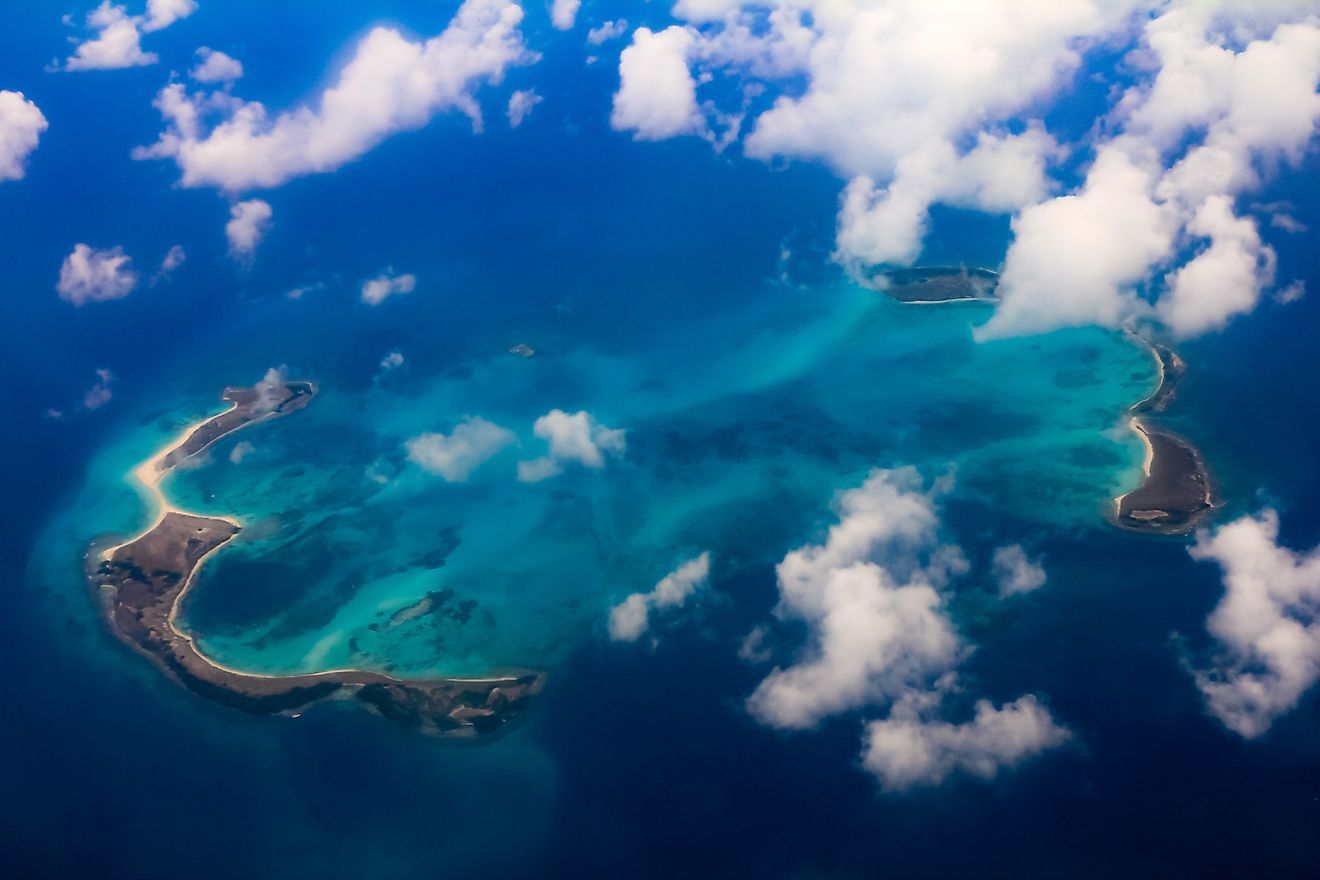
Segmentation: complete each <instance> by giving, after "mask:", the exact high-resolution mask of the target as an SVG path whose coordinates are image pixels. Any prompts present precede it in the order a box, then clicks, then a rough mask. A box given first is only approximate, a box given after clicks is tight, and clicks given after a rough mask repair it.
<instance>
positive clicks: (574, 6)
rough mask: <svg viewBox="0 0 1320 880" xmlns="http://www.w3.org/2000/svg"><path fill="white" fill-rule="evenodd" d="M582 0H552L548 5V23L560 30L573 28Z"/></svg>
mask: <svg viewBox="0 0 1320 880" xmlns="http://www.w3.org/2000/svg"><path fill="white" fill-rule="evenodd" d="M581 8H582V0H554V2H553V3H551V5H550V23H551V24H553V25H554V26H555V27H556V28H558V29H559V30H561V31H567V30H572V29H573V23H574V22H576V21H577V14H578V10H579V9H581Z"/></svg>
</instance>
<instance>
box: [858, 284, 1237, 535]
mask: <svg viewBox="0 0 1320 880" xmlns="http://www.w3.org/2000/svg"><path fill="white" fill-rule="evenodd" d="M879 277H880V280H881V281H882V284H883V287H884V291H885V293H886V294H888V295H889V296H890V297H892V298H893V299H896V300H898V301H899V302H902V303H908V304H912V305H918V304H933V303H946V302H965V301H969V300H978V301H982V302H994V301H995V289H996V288H997V287H998V285H999V275H998V273H996V272H993V271H991V270H989V269H981V268H976V267H969V266H918V267H914V268H910V269H892V270H889V271H886V272H884V273H882V274H881V275H880V276H879ZM1127 332H1128V333H1129V335H1130V336H1131V337H1132V338H1133V339H1134V340H1135V341H1136V342H1138V343H1139V344H1141V345H1143V346H1145V347H1146V348H1147V349H1149V351H1150V353H1151V356H1152V357H1154V359H1155V362H1156V364H1157V365H1158V367H1159V375H1160V382H1159V386H1158V387H1157V388H1156V389H1155V391H1154V392H1153V393H1152V394H1151V396H1150V397H1147V398H1146V399H1145V400H1143V401H1141V402H1139V403H1136V404H1134V405H1133V406H1132V407H1131V408H1129V410H1128V415H1129V421H1128V424H1129V426H1130V427H1131V428H1132V430H1133V431H1135V432H1136V433H1137V435H1138V436H1140V437H1141V440H1142V442H1143V443H1145V445H1146V463H1145V467H1144V468H1143V470H1144V474H1145V476H1144V478H1143V479H1142V482H1141V485H1140V486H1138V487H1137V488H1136V489H1134V490H1132V491H1131V492H1129V493H1127V494H1126V495H1122V496H1120V497H1118V498H1116V499H1114V508H1113V510H1112V512H1111V514H1110V517H1109V519H1110V522H1112V523H1113V524H1114V525H1116V526H1118V527H1119V528H1123V529H1129V530H1131V531H1137V532H1145V533H1148V534H1171V535H1178V534H1185V533H1187V532H1190V531H1192V530H1193V529H1195V528H1196V527H1197V525H1199V524H1200V523H1201V521H1202V520H1204V519H1205V517H1206V515H1207V514H1209V513H1210V511H1212V510H1213V509H1214V498H1213V493H1212V491H1211V488H1210V475H1209V472H1208V471H1207V469H1206V466H1205V461H1204V460H1203V459H1202V457H1201V453H1200V451H1199V450H1198V449H1197V448H1196V447H1195V446H1193V445H1192V444H1191V443H1189V442H1188V441H1187V440H1185V439H1184V438H1182V437H1180V436H1178V435H1177V434H1175V433H1174V432H1172V431H1170V430H1168V429H1167V428H1163V427H1160V426H1158V425H1154V424H1152V423H1151V421H1150V419H1149V418H1148V416H1152V415H1158V414H1159V413H1162V412H1164V411H1165V409H1167V408H1168V406H1169V403H1170V402H1171V401H1172V400H1173V397H1174V394H1175V392H1176V390H1177V386H1178V382H1179V380H1180V379H1181V378H1182V375H1183V372H1184V370H1185V369H1186V364H1184V362H1183V359H1182V358H1180V357H1179V356H1178V353H1177V352H1175V351H1174V350H1173V349H1171V348H1169V347H1168V346H1167V345H1164V344H1163V343H1161V342H1156V341H1154V340H1152V339H1149V338H1147V337H1146V336H1143V335H1140V334H1138V333H1135V332H1132V331H1127Z"/></svg>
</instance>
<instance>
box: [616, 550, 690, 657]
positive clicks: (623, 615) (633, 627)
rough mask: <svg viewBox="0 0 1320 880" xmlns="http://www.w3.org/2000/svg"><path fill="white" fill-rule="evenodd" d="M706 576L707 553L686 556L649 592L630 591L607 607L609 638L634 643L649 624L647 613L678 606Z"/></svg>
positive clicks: (649, 615)
mask: <svg viewBox="0 0 1320 880" xmlns="http://www.w3.org/2000/svg"><path fill="white" fill-rule="evenodd" d="M709 577H710V554H709V553H702V554H701V555H700V556H698V557H696V558H695V559H689V560H688V561H687V562H684V563H683V564H682V565H680V566H679V567H678V568H676V569H674V570H673V571H672V572H670V573H669V574H667V575H665V576H664V578H662V579H661V580H660V582H659V583H657V584H656V585H655V587H654V588H652V589H651V590H650V591H649V592H646V593H633V594H631V595H630V596H628V598H626V599H624V600H623V601H622V602H620V603H619V604H618V605H615V606H614V607H613V608H611V609H610V623H609V627H610V638H611V639H612V640H613V641H616V642H635V641H637V640H638V639H639V638H641V637H642V635H644V634H645V633H646V631H647V629H648V628H649V627H650V625H651V612H653V611H659V610H663V609H667V608H677V607H680V606H682V604H683V603H684V602H686V601H687V599H688V597H689V596H691V595H692V594H693V593H694V592H696V590H697V589H698V588H699V587H701V586H702V585H703V584H705V583H706V580H707V579H708V578H709Z"/></svg>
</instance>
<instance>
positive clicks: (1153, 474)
mask: <svg viewBox="0 0 1320 880" xmlns="http://www.w3.org/2000/svg"><path fill="white" fill-rule="evenodd" d="M1130 335H1131V336H1132V337H1133V338H1134V339H1135V340H1136V341H1137V342H1139V343H1140V344H1142V345H1144V346H1145V347H1146V348H1147V349H1149V350H1150V353H1151V356H1152V357H1154V358H1155V362H1156V364H1158V366H1159V376H1160V382H1159V385H1158V386H1157V387H1156V389H1155V391H1154V392H1153V393H1152V394H1151V395H1150V397H1147V398H1146V399H1145V400H1142V401H1140V402H1138V403H1136V404H1134V405H1133V406H1132V407H1131V408H1130V409H1129V410H1128V413H1129V415H1130V418H1129V420H1128V425H1129V426H1130V427H1131V428H1132V430H1133V431H1135V432H1136V433H1137V434H1138V436H1140V437H1141V439H1142V442H1143V443H1145V444H1146V462H1145V466H1144V468H1143V470H1144V472H1145V477H1144V479H1143V480H1142V481H1141V485H1140V486H1138V487H1137V488H1136V489H1133V490H1132V491H1131V492H1128V493H1127V494H1126V495H1121V496H1119V497H1118V498H1116V499H1114V510H1113V522H1114V524H1115V525H1117V526H1119V527H1120V528H1124V529H1129V530H1132V531H1138V532H1147V533H1154V534H1172V535H1179V534H1185V533H1187V532H1190V531H1192V530H1193V529H1195V528H1196V527H1197V526H1198V525H1199V524H1200V523H1201V521H1202V520H1204V519H1205V517H1206V516H1207V515H1208V514H1209V513H1210V512H1211V511H1212V510H1214V493H1213V491H1212V489H1211V485H1210V474H1209V471H1208V470H1207V469H1206V466H1205V461H1204V460H1203V459H1202V457H1201V453H1200V451H1199V450H1198V449H1197V448H1196V447H1195V446H1193V445H1192V444H1191V443H1190V442H1188V441H1187V440H1185V439H1184V438H1182V437H1180V436H1179V435H1178V434H1175V433H1174V432H1173V431H1170V430H1168V429H1167V428H1163V427H1160V426H1159V425H1155V424H1152V423H1151V421H1150V419H1149V418H1148V417H1149V416H1152V415H1158V414H1160V413H1162V412H1164V411H1165V410H1166V409H1168V407H1169V404H1170V403H1171V402H1172V401H1173V398H1174V396H1175V394H1176V393H1177V388H1178V383H1179V381H1180V380H1181V379H1182V376H1183V373H1184V372H1185V370H1186V364H1185V363H1184V362H1183V359H1182V358H1181V357H1179V356H1178V353H1177V352H1175V351H1174V350H1173V349H1171V348H1169V347H1168V346H1167V345H1164V344H1163V343H1161V342H1156V341H1153V340H1150V339H1147V338H1146V337H1144V336H1141V335H1139V334H1137V333H1131V334H1130Z"/></svg>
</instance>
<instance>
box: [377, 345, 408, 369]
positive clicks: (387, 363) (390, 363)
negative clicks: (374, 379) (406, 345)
mask: <svg viewBox="0 0 1320 880" xmlns="http://www.w3.org/2000/svg"><path fill="white" fill-rule="evenodd" d="M401 366H403V352H401V351H399V350H398V349H395V350H394V351H391V352H390V353H389V354H387V355H385V357H383V358H381V359H380V371H381V372H382V373H388V372H390V371H391V370H397V369H398V368H399V367H401Z"/></svg>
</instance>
